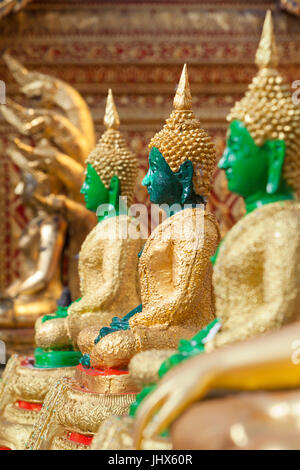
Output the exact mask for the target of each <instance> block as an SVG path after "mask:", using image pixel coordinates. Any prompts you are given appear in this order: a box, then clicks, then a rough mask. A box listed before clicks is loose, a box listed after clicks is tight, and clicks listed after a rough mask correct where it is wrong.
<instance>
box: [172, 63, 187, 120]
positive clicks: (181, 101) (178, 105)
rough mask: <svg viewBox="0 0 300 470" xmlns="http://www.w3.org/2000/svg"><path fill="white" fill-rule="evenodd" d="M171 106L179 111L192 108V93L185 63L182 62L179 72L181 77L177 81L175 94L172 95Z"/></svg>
mask: <svg viewBox="0 0 300 470" xmlns="http://www.w3.org/2000/svg"><path fill="white" fill-rule="evenodd" d="M173 106H174V109H176V110H179V111H180V110H189V109H192V95H191V89H190V84H189V76H188V72H187V66H186V64H184V66H183V69H182V72H181V77H180V80H179V83H178V87H177V91H176V95H175V97H174V101H173Z"/></svg>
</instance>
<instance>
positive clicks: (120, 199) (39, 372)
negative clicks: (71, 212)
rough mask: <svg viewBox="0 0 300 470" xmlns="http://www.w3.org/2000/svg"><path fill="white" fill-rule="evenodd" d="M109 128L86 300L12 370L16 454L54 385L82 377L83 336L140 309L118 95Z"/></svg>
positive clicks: (5, 393)
mask: <svg viewBox="0 0 300 470" xmlns="http://www.w3.org/2000/svg"><path fill="white" fill-rule="evenodd" d="M104 124H105V126H106V127H107V130H106V131H105V132H104V134H103V135H102V137H101V139H100V140H99V142H98V144H97V146H96V147H95V149H94V150H93V151H92V152H91V153H90V154H89V156H88V159H87V170H86V177H85V181H84V184H83V187H82V190H81V191H82V194H84V197H85V202H86V207H87V209H89V210H91V211H94V212H96V213H97V217H98V224H97V225H96V227H94V229H93V230H92V231H91V232H90V233H89V235H88V236H87V238H86V240H85V241H84V243H83V245H82V248H81V252H80V255H79V275H80V283H81V295H82V297H81V298H80V299H77V301H75V302H73V303H72V304H71V305H70V307H68V308H65V309H58V311H57V312H56V313H54V314H51V315H46V316H43V317H42V318H40V319H38V320H37V322H36V340H37V341H36V342H37V346H38V348H37V349H36V350H35V361H33V360H32V358H26V357H25V358H24V357H16V356H13V357H12V358H11V360H10V361H9V362H8V364H7V366H6V369H5V371H4V375H3V382H2V384H1V388H0V445H4V446H6V447H9V448H13V449H22V448H24V446H25V443H26V440H27V439H28V437H29V435H30V433H31V430H32V427H33V424H34V422H35V421H36V419H37V418H38V415H39V412H40V410H41V408H42V404H43V401H44V398H45V395H46V394H47V392H48V390H49V388H50V386H51V384H52V383H53V382H55V381H56V380H57V379H58V378H61V377H72V376H73V375H74V373H75V367H74V366H75V365H76V364H78V361H79V358H80V356H81V353H80V352H78V351H76V348H77V336H78V333H79V331H80V329H81V328H82V327H83V326H84V325H88V324H91V325H93V324H98V323H99V322H100V323H102V324H104V325H105V324H106V325H109V323H110V321H111V319H112V317H113V315H114V314H116V313H117V312H120V311H121V312H124V313H125V312H127V311H128V310H129V309H132V307H133V306H135V305H136V304H138V303H140V296H139V283H138V276H137V263H138V253H139V252H140V250H141V248H142V242H143V240H142V238H141V236H140V234H139V231H138V227H137V223H136V221H135V220H134V219H133V218H132V217H130V216H129V215H128V214H127V210H126V204H125V203H126V201H125V198H127V199H128V201H129V203H131V202H132V197H133V191H134V186H135V179H136V174H137V161H136V158H135V156H134V155H133V154H132V153H131V151H130V150H129V149H128V147H127V145H126V143H125V140H124V137H123V136H122V135H121V133H120V132H119V130H118V127H119V116H118V113H117V110H116V107H115V104H114V100H113V96H112V93H111V90H109V93H108V98H107V105H106V110H105V117H104ZM74 349H75V350H74Z"/></svg>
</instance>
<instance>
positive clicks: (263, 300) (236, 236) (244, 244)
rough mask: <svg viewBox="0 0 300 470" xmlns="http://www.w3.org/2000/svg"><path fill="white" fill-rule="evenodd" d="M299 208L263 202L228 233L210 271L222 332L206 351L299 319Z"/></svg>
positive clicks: (287, 203)
mask: <svg viewBox="0 0 300 470" xmlns="http://www.w3.org/2000/svg"><path fill="white" fill-rule="evenodd" d="M299 234H300V205H299V204H298V203H297V202H294V201H285V202H277V203H274V204H267V205H265V206H263V207H261V208H259V209H256V210H255V211H254V212H252V213H251V214H249V215H247V216H245V217H244V218H243V219H242V220H240V221H239V222H238V223H237V224H236V225H235V226H234V227H233V228H232V229H231V231H230V232H229V233H228V234H227V236H226V238H225V240H224V242H223V244H222V246H221V248H220V251H219V255H218V258H217V262H216V264H215V267H214V273H213V284H214V291H215V298H216V313H217V316H218V318H220V319H221V323H222V329H221V332H219V333H218V334H217V336H216V337H215V339H214V340H212V342H210V343H207V349H208V350H210V348H212V347H219V346H223V345H224V344H229V343H232V342H235V341H242V340H245V339H248V338H250V337H252V336H256V335H257V334H261V333H265V332H267V331H269V330H275V329H279V328H280V327H282V326H283V325H285V324H287V323H290V322H293V321H296V320H299V319H300V308H299V305H300V291H299V283H300V235H299Z"/></svg>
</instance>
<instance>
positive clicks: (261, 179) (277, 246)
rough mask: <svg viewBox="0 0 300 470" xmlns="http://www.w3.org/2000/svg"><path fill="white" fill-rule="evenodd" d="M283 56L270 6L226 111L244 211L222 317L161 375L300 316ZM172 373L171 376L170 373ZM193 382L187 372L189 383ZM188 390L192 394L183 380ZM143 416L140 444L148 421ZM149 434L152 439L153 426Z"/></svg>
mask: <svg viewBox="0 0 300 470" xmlns="http://www.w3.org/2000/svg"><path fill="white" fill-rule="evenodd" d="M277 61H278V59H277V52H276V45H275V40H274V34H273V25H272V18H271V13H270V12H268V13H267V15H266V19H265V23H264V28H263V32H262V38H261V41H260V44H259V47H258V51H257V54H256V63H257V65H258V67H259V72H258V74H257V75H256V76H255V77H254V79H253V81H252V83H251V85H250V86H249V90H248V91H247V93H246V95H245V97H244V98H243V99H242V100H241V101H240V102H239V103H237V104H236V105H235V106H234V108H233V109H232V110H231V112H230V114H229V116H228V120H229V121H230V127H229V132H228V136H227V147H226V149H225V152H224V155H223V157H222V158H221V160H220V162H219V167H220V168H222V169H224V170H225V173H226V177H227V179H228V187H229V189H230V190H231V191H233V192H236V193H237V194H239V195H241V196H242V197H243V198H244V200H245V205H246V215H245V217H244V218H243V219H241V220H240V221H239V222H237V224H236V225H235V226H234V227H233V228H232V229H231V230H230V231H229V232H228V234H227V235H226V237H225V239H224V240H223V242H222V243H221V245H220V247H219V249H218V252H217V256H216V261H215V265H214V273H213V285H214V293H215V298H216V317H217V318H218V319H219V320H215V321H214V322H212V323H211V325H209V326H208V328H207V329H206V331H205V330H202V331H200V332H199V333H198V334H197V335H196V336H194V337H193V338H192V340H191V341H190V342H181V344H180V345H179V348H178V351H177V353H176V354H175V355H173V356H171V357H169V358H168V359H167V360H166V361H165V363H163V364H162V365H161V366H160V370H159V375H160V377H162V376H163V375H164V374H165V373H166V372H168V370H169V369H170V368H172V367H173V366H175V365H177V364H179V363H180V362H182V361H185V360H187V359H188V358H189V357H191V356H193V355H197V354H199V353H201V352H204V351H206V352H212V351H213V350H215V349H218V348H220V347H223V346H228V345H230V344H232V343H238V342H241V341H244V340H248V339H250V338H252V337H254V336H257V335H261V334H265V333H268V332H269V331H274V330H278V329H280V328H282V327H283V326H284V325H286V324H288V323H291V322H294V321H297V320H299V318H300V310H299V301H300V290H299V280H300V236H299V233H300V232H299V230H300V205H299V203H298V202H297V201H296V200H295V193H296V191H297V190H299V187H300V178H299V175H300V150H299V148H300V147H299V143H300V139H299V124H300V109H298V108H297V107H296V105H295V104H294V103H293V101H292V97H291V96H290V93H289V88H288V85H287V84H286V83H285V82H284V81H283V78H282V77H281V76H280V74H279V72H278V71H277V69H276V67H277ZM261 344H263V341H262V343H261ZM241 348H242V346H241ZM222 351H223V349H222ZM237 351H238V349H237ZM220 354H222V353H221V352H220ZM199 360H200V359H199ZM207 360H208V359H207ZM183 368H184V364H183V367H182V369H181V370H183ZM176 370H177V369H175V370H174V374H176ZM264 373H265V372H264ZM152 374H153V372H152ZM169 377H170V382H171V377H172V374H171V372H170V375H169ZM243 377H244V376H243ZM244 379H245V384H246V378H245V377H244ZM181 380H182V376H181ZM189 380H190V378H189V377H188V373H187V377H186V383H188V382H189ZM191 380H192V379H191ZM249 380H250V379H249ZM166 382H167V377H166ZM172 383H173V382H172ZM173 384H174V383H173ZM178 384H179V382H178ZM239 386H241V384H240V385H239ZM249 386H250V385H249ZM160 389H164V390H165V388H164V386H163V385H161V386H160V385H158V388H157V391H153V392H152V393H150V395H149V398H148V397H146V398H145V400H143V397H142V394H141V400H140V403H138V405H139V406H138V407H137V411H136V412H137V417H138V418H137V419H138V420H139V419H141V420H142V419H144V418H139V416H140V417H141V416H142V417H145V416H146V415H147V416H148V417H149V416H150V415H151V414H152V412H153V411H154V409H155V407H156V405H155V403H162V401H160V400H161V397H160V396H159V390H160ZM182 389H183V395H185V397H188V394H186V393H185V392H186V389H185V387H184V385H182ZM149 391H150V390H148V391H147V393H149ZM176 391H177V392H178V389H176ZM191 393H192V390H191ZM195 393H197V391H196V390H195ZM145 395H146V393H144V396H145ZM183 395H182V396H183ZM182 396H181V394H180V393H179V392H178V400H177V401H176V404H175V402H174V407H173V405H172V398H171V396H170V403H169V400H168V404H166V405H165V407H164V410H163V411H162V413H161V415H160V416H161V417H163V418H162V419H163V420H164V424H166V423H167V422H168V423H169V422H171V421H172V420H173V419H174V418H175V417H176V416H177V415H178V414H179V413H180V410H182V403H183V401H184V400H185V398H184V400H183V398H182ZM187 399H188V398H187ZM157 400H158V401H157ZM139 422H140V426H141V427H140V428H139V429H140V431H139V445H140V444H141V441H140V439H141V438H142V434H141V433H142V431H143V429H144V427H145V421H143V422H142V421H139ZM168 423H167V424H168ZM131 429H132V423H131ZM150 429H151V425H150ZM157 429H158V428H157ZM161 429H162V428H161V427H160V426H159V429H158V431H160V430H161ZM163 429H165V428H163ZM144 435H145V436H148V437H150V436H152V438H153V435H152V433H150V434H149V433H148V432H147V431H146V434H144Z"/></svg>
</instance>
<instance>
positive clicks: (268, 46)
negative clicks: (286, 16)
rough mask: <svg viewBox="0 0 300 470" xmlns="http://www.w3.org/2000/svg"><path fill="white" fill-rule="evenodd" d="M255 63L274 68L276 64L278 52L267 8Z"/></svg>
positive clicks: (270, 16)
mask: <svg viewBox="0 0 300 470" xmlns="http://www.w3.org/2000/svg"><path fill="white" fill-rule="evenodd" d="M255 63H256V65H257V66H258V67H259V68H260V69H262V68H276V67H277V65H278V54H277V47H276V42H275V36H274V28H273V20H272V13H271V10H268V11H267V13H266V17H265V22H264V26H263V30H262V34H261V38H260V42H259V46H258V49H257V51H256V56H255Z"/></svg>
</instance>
